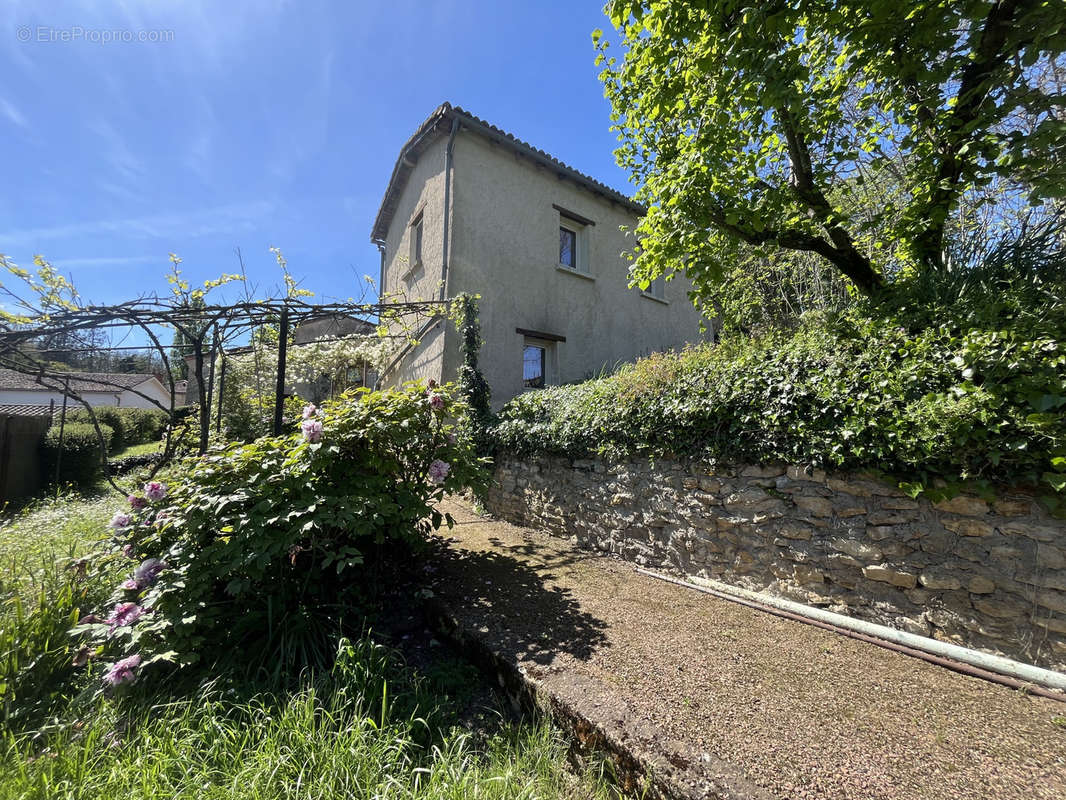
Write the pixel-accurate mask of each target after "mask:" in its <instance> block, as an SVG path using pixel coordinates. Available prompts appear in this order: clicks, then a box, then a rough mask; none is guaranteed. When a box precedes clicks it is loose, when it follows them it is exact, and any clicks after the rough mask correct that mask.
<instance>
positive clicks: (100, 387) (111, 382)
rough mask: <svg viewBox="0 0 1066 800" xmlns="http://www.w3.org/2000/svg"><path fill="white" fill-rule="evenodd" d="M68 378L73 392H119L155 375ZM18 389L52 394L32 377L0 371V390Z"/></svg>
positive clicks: (74, 374) (74, 375) (103, 374)
mask: <svg viewBox="0 0 1066 800" xmlns="http://www.w3.org/2000/svg"><path fill="white" fill-rule="evenodd" d="M63 378H64V379H65V378H69V380H70V388H71V389H72V390H74V391H75V392H121V391H123V390H124V389H133V388H135V387H137V386H140V385H141V384H142V383H144V382H145V381H150V380H155V375H149V374H144V373H140V372H71V373H70V374H69V376H68V375H66V374H64V375H63ZM46 380H47V381H48V382H49V383H57V382H58V381H60V380H62V379H60V378H58V377H53V376H49V377H48V378H46ZM3 389H18V390H19V391H27V392H52V391H55V390H54V389H50V388H49V387H47V386H42V385H41V384H39V383H37V381H36V379H35V378H34V376H33V375H27V374H25V373H22V372H16V371H15V370H13V369H0V390H3Z"/></svg>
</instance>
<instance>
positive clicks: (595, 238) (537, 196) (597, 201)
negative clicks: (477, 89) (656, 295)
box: [445, 131, 702, 407]
mask: <svg viewBox="0 0 1066 800" xmlns="http://www.w3.org/2000/svg"><path fill="white" fill-rule="evenodd" d="M454 169H455V177H454V184H453V187H452V194H453V204H454V215H453V231H452V252H451V260H450V264H449V271H448V287H447V289H448V293H449V295H451V296H454V295H457V294H460V293H461V292H471V293H478V294H480V295H481V302H480V308H481V327H482V336H483V337H484V342H485V343H484V346H483V348H482V351H481V366H482V370H483V372H484V374H485V377H486V379H487V380H488V382H489V385H490V386H491V387H492V391H493V404H494V405H495V406H497V407H498V406H499V405H501V404H502V403H504V402H505V401H506V400H508V399H510V398H511V397H514V396H515V395H517V394H519V393H520V392H521V391H522V390H523V386H522V347H523V337H522V336H521V335H519V334H517V333H516V332H515V329H516V328H524V329H527V330H533V331H540V332H544V333H549V334H554V335H556V336H564V337H566V341H565V342H559V343H557V344H555V345H554V350H555V353H554V357H555V363H554V366H555V367H556V369H555V370H552V369H551V367H550V366H549V374H548V382H549V383H550V384H558V383H569V382H573V381H578V380H582V379H586V378H590V377H593V376H594V375H596V374H599V373H600V372H601V371H602V370H604V369H608V370H610V369H613V368H614V367H615V366H616V365H617V364H618V363H619V362H624V361H632V360H634V359H636V358H638V357H640V356H642V355H647V354H649V353H651V352H657V351H662V350H668V349H670V348H671V347H677V346H680V345H683V344H685V343H686V342H692V341H697V340H699V339H700V338H702V336H701V333H700V331H699V321H700V318H699V314H698V313H697V312H696V310H695V309H694V308H693V307H692V304H691V303H690V301H689V300H688V298H687V296H686V295H687V291H688V288H689V283H688V281H687V280H686V279H684V278H681V277H679V278H677V279H675V280H673V281H669V282H667V283H666V286H665V300H666V301H667V302H666V303H662V302H659V301H657V300H653V299H650V298H648V297H644V296H642V294H641V292H640V291H639V289H630V288H628V286H627V283H628V266H629V263H628V262H627V261H625V260H624V259H622V258H621V255H620V254H621V253H622V251H624V250H627V249H630V248H631V247H632V244H633V240H632V238H630V237H627V236H625V235H623V233H622V232H621V231H620V230H619V227H620V226H623V225H624V226H628V227H629V228H633V227H634V226H635V225H636V223H637V219H636V217H635V216H634V215H633V214H632V213H631V212H630V211H628V210H627V209H625V208H623V207H622V206H621V205H620V204H618V203H611V202H610V201H608V200H606V199H604V198H602V197H599V196H598V195H595V194H593V193H592V192H590V191H588V190H587V189H585V188H583V187H581V186H578V185H577V184H575V183H573V182H572V181H569V180H561V179H560V178H559V177H558V176H557V175H556V174H555V173H554V172H552V171H550V170H548V169H545V168H542V167H538V166H536V165H534V164H533V162H531V161H529V160H528V159H524V158H520V157H516V156H515V155H514V153H513V152H511V151H510V150H509V149H507V148H504V147H500V146H496V145H493V144H491V143H489V142H487V141H486V140H485V139H483V138H481V137H479V136H477V135H475V134H472V133H469V132H465V131H461V132H460V134H459V136H458V137H457V138H456V141H455V147H454ZM553 204H554V205H557V206H561V207H562V208H564V209H566V210H567V211H570V212H573V213H575V214H578V215H580V216H582V217H585V218H587V219H589V220H592V221H593V222H594V223H595V224H594V225H591V226H588V227H587V228H586V229H585V236H586V237H587V258H588V272H589V276H590V277H591V278H594V280H589V279H588V278H585V277H581V276H579V275H574V274H571V273H568V272H563V271H560V270H559V269H558V268H557V267H558V265H559V224H560V217H559V211H557V210H556V209H555V208H553ZM446 349H447V352H446V355H445V363H446V365H447V366H448V368H449V370H451V369H454V366H455V365H456V364H457V363H458V340H457V337H455V336H454V335H452V336H450V337H449V342H448V347H447V348H446Z"/></svg>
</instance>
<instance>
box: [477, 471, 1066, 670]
mask: <svg viewBox="0 0 1066 800" xmlns="http://www.w3.org/2000/svg"><path fill="white" fill-rule="evenodd" d="M495 478H496V480H495V481H494V484H493V487H492V488H491V490H490V491H489V494H488V498H487V503H486V505H487V507H488V509H489V510H490V511H491V512H492V513H494V514H497V515H499V516H501V517H503V518H505V519H507V520H510V521H512V522H515V523H518V524H525V525H531V526H535V527H538V528H541V529H544V530H547V531H548V532H550V533H553V534H556V535H560V536H566V537H568V538H570V539H571V540H572V541H574V542H576V543H577V544H579V545H582V546H585V547H590V548H595V549H599V550H603V551H606V552H610V553H614V554H617V555H619V556H621V557H623V558H627V559H630V560H633V561H635V562H636V563H638V564H643V565H647V566H650V567H654V568H659V569H667V570H675V571H679V572H683V573H687V574H692V575H699V576H702V577H708V578H715V579H718V580H722V581H725V582H727V583H733V584H736V585H740V586H744V587H746V588H751V589H756V590H764V591H768V592H771V593H774V594H778V595H783V596H785V597H789V598H791V599H797V600H800V601H802V602H807V603H811V604H815V605H821V606H827V607H829V608H830V609H832V610H834V611H841V612H842V613H846V614H850V615H852V616H856V617H860V618H865V619H870V620H873V621H876V622H881V623H885V624H889V625H893V626H895V627H898V628H902V629H904V630H909V631H912V632H914V633H920V634H924V635H928V636H934V637H936V638H939V639H944V640H950V641H955V642H959V643H962V644H965V645H968V646H971V647H978V648H981V649H985V650H988V651H991V652H999V653H1005V654H1007V655H1010V656H1013V657H1018V658H1021V659H1023V660H1027V661H1031V662H1032V663H1036V664H1039V665H1041V666H1047V667H1051V668H1053V669H1060V670H1063V669H1066V523H1064V522H1063V521H1061V520H1055V519H1053V518H1051V517H1049V516H1048V515H1047V514H1046V513H1045V512H1044V510H1043V509H1042V507H1041V506H1040V504H1039V503H1037V502H1035V501H1034V500H1033V498H1032V497H1029V496H1026V495H1023V494H1018V495H1010V496H1005V497H1003V498H1001V499H999V500H997V501H995V502H992V503H988V502H986V501H985V500H983V499H981V498H978V497H974V496H970V495H960V496H958V497H955V498H953V499H951V500H947V501H944V502H940V503H935V504H932V503H930V502H929V501H927V500H921V499H919V500H912V499H911V498H909V497H907V496H906V495H904V494H902V493H901V492H899V491H898V490H897V489H895V488H893V487H892V486H890V485H888V484H885V483H882V482H880V481H877V480H873V479H871V478H868V477H864V476H849V475H827V474H825V473H823V472H820V471H814V472H812V473H809V474H808V473H807V472H805V471H804V470H803V469H800V468H798V467H786V466H784V465H782V466H779V467H774V466H761V467H759V466H746V467H745V466H739V467H736V468H726V467H720V466H719V467H710V466H707V465H700V464H689V463H681V462H676V461H669V460H659V461H656V462H654V463H651V462H648V461H623V462H617V463H607V462H601V461H596V460H579V461H570V460H567V459H553V458H540V459H519V458H514V457H510V456H506V455H504V456H502V457H500V458H498V460H497V467H496V475H495Z"/></svg>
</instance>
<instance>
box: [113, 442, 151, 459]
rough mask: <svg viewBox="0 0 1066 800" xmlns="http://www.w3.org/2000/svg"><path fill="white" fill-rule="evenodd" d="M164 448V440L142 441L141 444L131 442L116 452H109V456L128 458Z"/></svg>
mask: <svg viewBox="0 0 1066 800" xmlns="http://www.w3.org/2000/svg"><path fill="white" fill-rule="evenodd" d="M162 449H163V442H162V441H158V442H142V443H141V444H131V445H129V446H127V447H123V448H122V449H121V450H118V451H117V452H114V453H109V454H108V456H107V457H108V458H109V459H114V458H128V457H129V456H143V455H145V454H146V453H158V452H160V451H161V450H162Z"/></svg>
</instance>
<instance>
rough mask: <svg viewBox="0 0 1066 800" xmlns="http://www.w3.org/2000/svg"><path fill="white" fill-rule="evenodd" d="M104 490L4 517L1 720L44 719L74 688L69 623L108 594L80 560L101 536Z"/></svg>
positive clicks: (26, 723)
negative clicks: (101, 494) (97, 494)
mask: <svg viewBox="0 0 1066 800" xmlns="http://www.w3.org/2000/svg"><path fill="white" fill-rule="evenodd" d="M113 505H114V500H112V499H110V498H106V497H101V498H95V499H83V498H71V497H67V498H60V499H50V500H45V501H40V502H38V503H36V504H33V505H31V506H29V507H27V508H25V509H23V510H22V511H21V512H19V513H17V514H15V515H14V516H13V517H11V518H9V519H7V520H5V521H4V522H3V523H2V524H0V721H2V722H3V723H4V725H5V726H7V727H8V728H10V729H12V730H25V729H28V728H31V727H34V726H37V725H40V724H42V723H43V722H44V721H45V720H46V719H47V718H48V717H49V716H50V715H52V714H53V713H55V712H57V711H58V710H59V709H60V708H62V707H63V706H64V705H65V704H66V703H67V702H68V701H69V700H70V698H71V697H72V696H73V695H74V694H76V693H77V691H78V689H79V686H78V676H77V673H76V671H75V669H74V667H73V664H72V660H73V656H74V650H75V642H74V640H73V639H72V638H71V637H70V636H69V634H68V631H69V630H70V628H71V627H72V626H73V625H74V624H75V623H76V622H77V621H78V619H79V617H80V616H81V615H82V614H85V613H87V612H88V611H90V610H93V609H95V608H96V607H98V606H99V605H100V603H101V602H102V601H103V600H104V599H105V598H106V597H107V594H108V587H107V586H106V585H105V583H104V582H103V580H101V576H99V575H90V574H88V571H87V570H84V569H83V568H79V566H78V565H77V564H76V563H75V560H76V558H77V557H79V556H81V555H83V554H84V553H85V552H86V551H87V550H88V549H89V548H90V547H91V546H92V544H93V543H94V542H95V541H96V540H97V539H99V538H100V537H101V536H102V532H103V530H104V520H105V519H106V516H107V514H108V512H109V510H110V509H111V507H112V506H113Z"/></svg>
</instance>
